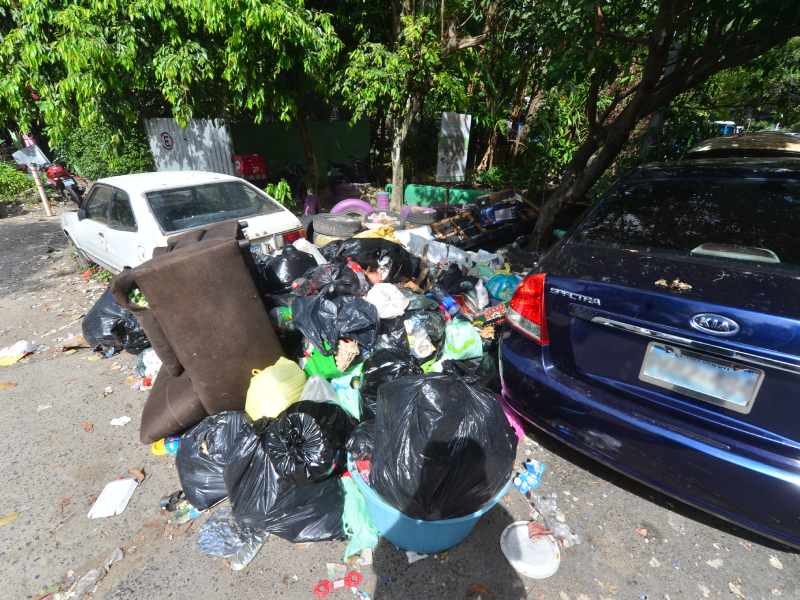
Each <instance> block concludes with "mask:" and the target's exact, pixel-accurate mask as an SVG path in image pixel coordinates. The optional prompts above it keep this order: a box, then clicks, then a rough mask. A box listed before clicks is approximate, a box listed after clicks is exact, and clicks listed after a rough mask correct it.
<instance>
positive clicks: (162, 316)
mask: <svg viewBox="0 0 800 600" xmlns="http://www.w3.org/2000/svg"><path fill="white" fill-rule="evenodd" d="M238 235H239V231H238V224H237V223H235V222H234V223H233V225H231V224H230V223H222V224H219V225H218V226H215V227H211V228H209V229H208V230H206V231H205V232H200V231H193V232H189V233H187V234H185V235H183V236H180V237H179V238H176V240H171V241H170V245H169V247H168V248H167V250H166V251H165V252H163V253H159V255H158V256H155V257H154V258H153V259H152V260H150V261H148V262H146V263H144V264H142V265H140V266H139V267H137V268H136V269H134V270H133V272H134V277H135V281H136V283H137V285H138V286H139V288H140V289H141V290H142V292H143V293H144V295H145V298H147V301H148V303H149V305H150V310H151V311H152V314H153V315H154V316H155V318H156V320H157V322H158V324H159V325H160V326H161V329H162V331H163V333H164V335H165V337H166V339H167V340H168V341H169V346H170V347H171V348H172V349H173V350H174V353H175V356H176V357H177V359H178V362H179V363H180V364H181V365H182V366H183V368H184V369H185V370H186V372H187V373H188V375H189V378H190V379H191V381H192V386H193V387H194V391H195V392H196V393H197V395H198V397H199V398H200V402H201V404H202V405H203V407H204V408H205V409H206V412H207V413H208V414H215V413H217V412H221V411H224V410H241V409H243V408H244V397H245V394H246V392H247V387H248V385H249V383H250V376H251V371H252V369H263V368H264V367H266V366H268V365H271V364H274V363H275V361H277V360H278V358H280V357H281V356H283V349H282V348H281V346H280V343H279V341H278V338H277V336H276V335H275V332H274V330H273V329H272V324H271V323H270V321H269V316H268V314H267V311H266V309H265V307H264V304H263V302H262V300H261V298H260V297H259V294H258V291H257V290H256V286H255V284H254V282H253V278H252V275H251V272H250V269H249V268H248V266H247V263H246V260H245V256H244V255H243V252H244V253H246V252H249V250H246V249H244V250H243V249H242V248H240V246H239V241H238V239H237V237H238Z"/></svg>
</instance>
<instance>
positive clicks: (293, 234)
mask: <svg viewBox="0 0 800 600" xmlns="http://www.w3.org/2000/svg"><path fill="white" fill-rule="evenodd" d="M303 237H306V233H305V231H303V230H302V229H294V230H292V231H287V232H286V233H284V234H283V245H284V246H288V245H289V244H291V243H292V242H294V241H296V240H299V239H300V238H303Z"/></svg>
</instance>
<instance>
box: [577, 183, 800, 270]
mask: <svg viewBox="0 0 800 600" xmlns="http://www.w3.org/2000/svg"><path fill="white" fill-rule="evenodd" d="M576 235H577V238H578V239H579V240H582V241H588V242H601V243H609V244H613V245H616V246H621V247H632V248H641V249H648V250H655V251H666V252H672V253H678V254H683V255H691V254H694V255H705V256H708V255H710V254H714V253H715V252H716V253H717V254H718V256H721V257H723V259H725V260H727V259H729V258H731V257H732V256H734V255H738V258H731V260H754V261H756V258H755V257H756V256H758V255H759V254H760V255H761V256H762V257H763V256H765V255H768V256H769V257H771V258H770V262H773V263H775V262H778V261H779V262H780V263H781V265H784V266H790V267H795V268H796V267H798V266H800V242H798V236H799V235H800V184H798V183H797V182H792V181H779V180H768V181H764V180H760V181H759V180H727V179H726V180H720V179H702V178H697V179H695V178H692V179H680V180H676V179H653V180H649V181H647V182H631V183H628V184H622V185H621V186H618V187H617V188H615V189H614V190H612V192H610V193H609V195H607V196H606V197H605V198H604V200H603V201H602V202H601V204H600V205H599V206H598V207H597V208H596V209H595V210H593V211H592V212H591V213H590V215H589V216H588V219H587V220H586V221H585V222H584V223H583V224H582V225H581V226H580V228H579V230H578V232H577V234H576ZM758 248H760V249H766V250H768V251H770V252H768V253H765V252H760V251H756V250H755V249H758ZM720 249H721V250H720ZM776 258H777V260H776ZM762 260H763V258H762ZM757 262H761V261H757Z"/></svg>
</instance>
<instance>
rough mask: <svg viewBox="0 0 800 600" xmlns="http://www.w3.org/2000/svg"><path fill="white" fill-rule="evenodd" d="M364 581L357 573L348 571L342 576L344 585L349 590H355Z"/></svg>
mask: <svg viewBox="0 0 800 600" xmlns="http://www.w3.org/2000/svg"><path fill="white" fill-rule="evenodd" d="M362 581H364V576H363V575H362V574H361V573H359V572H358V571H350V572H349V573H348V574H347V575H345V576H344V584H345V585H346V586H347V587H349V588H357V587H358V586H359V585H361V582H362Z"/></svg>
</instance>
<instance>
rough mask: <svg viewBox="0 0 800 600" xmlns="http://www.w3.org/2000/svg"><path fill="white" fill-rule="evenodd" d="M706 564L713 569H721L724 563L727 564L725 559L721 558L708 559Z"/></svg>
mask: <svg viewBox="0 0 800 600" xmlns="http://www.w3.org/2000/svg"><path fill="white" fill-rule="evenodd" d="M706 564H707V565H708V566H709V567H711V568H712V569H719V568H720V567H721V566H722V565H724V564H725V561H724V560H722V559H721V558H714V559H712V560H707V561H706Z"/></svg>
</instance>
